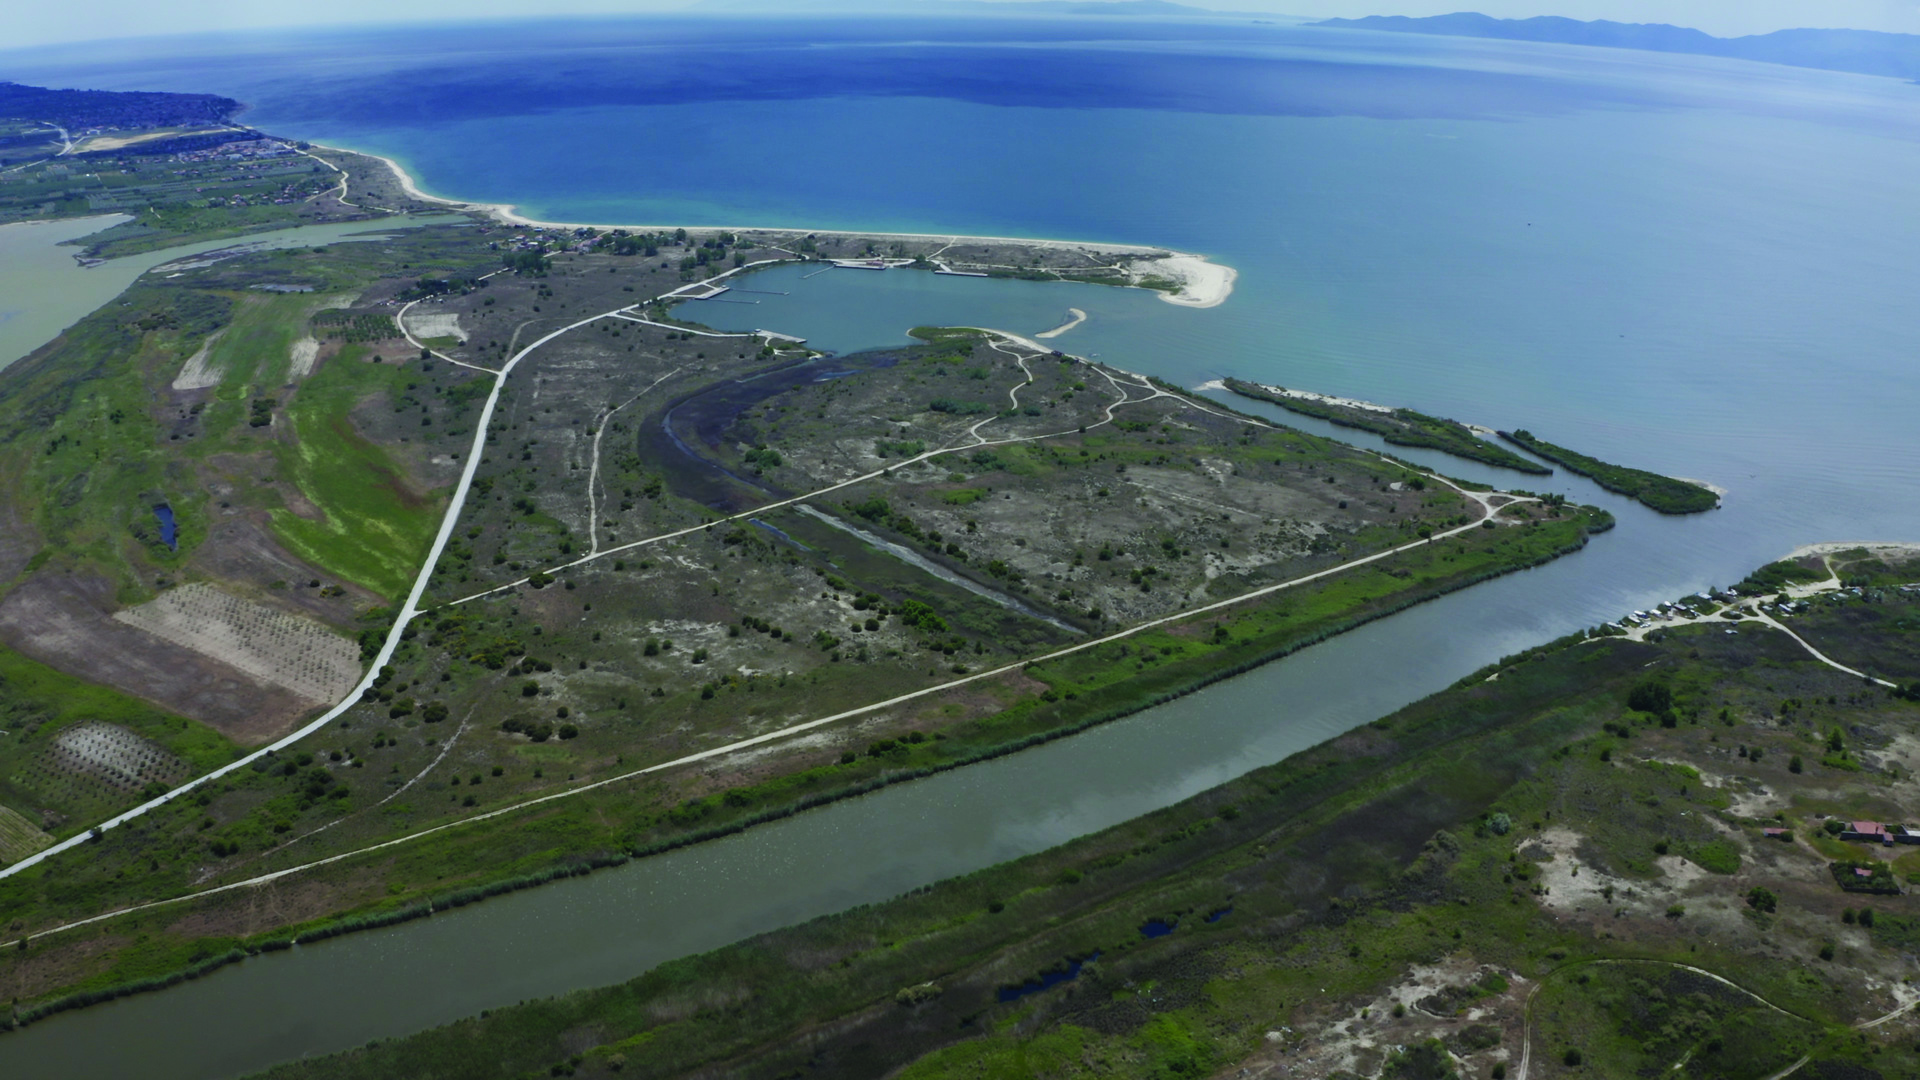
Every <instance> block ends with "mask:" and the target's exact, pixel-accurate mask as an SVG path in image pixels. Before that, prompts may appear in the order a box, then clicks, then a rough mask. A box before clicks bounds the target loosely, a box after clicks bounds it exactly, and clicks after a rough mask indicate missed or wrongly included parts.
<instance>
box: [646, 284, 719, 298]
mask: <svg viewBox="0 0 1920 1080" xmlns="http://www.w3.org/2000/svg"><path fill="white" fill-rule="evenodd" d="M726 291H728V290H727V286H725V285H715V284H714V283H713V282H711V281H696V282H694V283H693V284H691V285H682V286H680V287H679V288H677V289H675V290H673V291H672V292H670V293H666V294H664V295H662V296H661V297H660V299H662V300H667V299H674V300H711V299H713V298H714V297H716V296H719V295H720V294H721V293H723V292H726Z"/></svg>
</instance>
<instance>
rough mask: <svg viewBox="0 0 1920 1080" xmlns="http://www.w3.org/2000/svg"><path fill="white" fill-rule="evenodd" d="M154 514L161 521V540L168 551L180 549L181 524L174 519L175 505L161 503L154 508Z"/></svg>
mask: <svg viewBox="0 0 1920 1080" xmlns="http://www.w3.org/2000/svg"><path fill="white" fill-rule="evenodd" d="M153 516H154V518H155V519H156V520H158V521H159V522H160V542H161V543H163V544H165V545H167V550H168V551H179V550H180V526H179V525H178V524H176V523H175V522H174V520H173V507H171V506H168V505H167V504H166V503H160V504H158V505H157V506H155V507H154V508H153Z"/></svg>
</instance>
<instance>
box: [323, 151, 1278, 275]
mask: <svg viewBox="0 0 1920 1080" xmlns="http://www.w3.org/2000/svg"><path fill="white" fill-rule="evenodd" d="M312 145H313V147H314V148H315V149H319V150H331V151H334V152H335V153H340V154H358V155H360V156H361V157H367V158H373V159H375V160H377V161H379V162H381V163H382V164H384V165H386V167H387V168H388V169H389V170H390V171H392V173H393V176H394V179H395V180H396V181H397V182H398V183H399V184H400V189H401V190H402V191H404V192H406V194H407V197H408V198H411V199H417V200H419V201H421V202H426V203H436V204H438V205H441V206H445V207H448V208H449V209H454V210H464V211H467V212H469V213H476V214H485V215H487V216H488V217H491V218H493V219H494V220H495V221H498V222H500V223H501V224H503V225H516V226H523V227H526V228H530V229H632V230H649V231H651V230H659V229H674V228H684V227H685V226H682V225H679V224H677V223H661V222H652V223H648V222H619V223H610V222H593V221H540V220H537V219H534V218H530V217H527V216H525V215H523V214H520V213H518V212H517V211H515V209H514V206H513V204H512V203H482V202H468V201H464V200H461V199H449V198H445V197H443V196H440V195H429V194H428V193H426V192H425V191H422V190H420V185H419V184H417V183H415V182H414V179H413V176H412V174H410V173H408V172H407V170H406V169H404V168H402V167H401V165H400V163H399V162H397V161H395V160H393V159H392V158H390V157H384V156H382V155H380V154H369V153H366V152H365V151H362V150H349V149H347V148H345V147H340V146H323V145H321V144H319V143H314V144H312ZM698 228H700V229H702V230H712V231H715V232H723V231H724V232H735V233H780V234H784V235H789V236H806V235H813V236H860V237H867V236H871V237H880V238H888V239H896V240H944V241H947V242H949V243H959V242H964V241H972V242H986V243H1002V244H1032V245H1034V246H1036V247H1048V248H1071V249H1073V250H1076V251H1085V252H1090V253H1093V254H1099V255H1124V256H1131V257H1133V258H1134V260H1135V261H1134V262H1133V263H1132V265H1131V267H1130V276H1131V277H1132V279H1133V280H1134V281H1136V282H1137V281H1139V280H1141V279H1143V278H1147V277H1161V278H1167V279H1169V280H1172V281H1177V282H1179V283H1180V289H1179V291H1178V292H1173V293H1169V292H1164V291H1160V292H1159V296H1160V299H1162V300H1164V301H1166V302H1167V303H1169V304H1179V305H1180V306H1182V307H1195V308H1210V307H1217V306H1219V305H1220V304H1222V303H1225V302H1226V299H1227V297H1228V296H1231V295H1232V294H1233V282H1234V279H1235V278H1237V277H1239V276H1240V274H1239V271H1237V270H1235V269H1234V268H1233V267H1231V266H1222V265H1221V264H1219V263H1214V262H1209V261H1207V257H1206V256H1205V255H1193V254H1189V253H1186V252H1179V251H1171V250H1169V249H1167V248H1163V247H1150V246H1146V245H1140V244H1108V243H1100V242H1096V241H1090V240H1036V239H1033V238H1031V237H1025V236H973V235H964V234H963V235H956V234H953V233H896V232H870V231H865V230H859V229H805V228H797V227H794V226H790V225H703V226H699V227H698ZM1156 291H1158V290H1156Z"/></svg>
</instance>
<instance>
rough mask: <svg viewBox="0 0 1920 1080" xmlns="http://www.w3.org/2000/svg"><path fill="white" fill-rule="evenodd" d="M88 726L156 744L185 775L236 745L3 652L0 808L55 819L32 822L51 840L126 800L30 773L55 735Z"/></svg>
mask: <svg viewBox="0 0 1920 1080" xmlns="http://www.w3.org/2000/svg"><path fill="white" fill-rule="evenodd" d="M86 722H96V723H102V724H113V725H116V726H119V727H122V728H125V729H126V730H128V731H130V732H132V733H133V734H135V735H137V736H139V737H140V738H142V739H145V740H147V741H149V742H151V743H153V744H155V745H157V746H159V747H160V748H161V749H163V750H165V751H167V752H168V753H170V754H172V755H174V756H175V757H176V758H178V759H179V760H180V762H181V763H182V765H183V768H184V771H185V774H186V775H195V774H199V773H203V772H206V771H208V770H210V769H213V768H217V767H218V766H221V765H224V764H226V763H227V762H229V761H231V760H233V754H234V746H233V744H232V743H231V742H229V741H227V740H226V739H225V738H222V737H221V736H220V734H219V733H218V732H215V731H213V730H212V729H210V728H208V727H206V726H204V725H201V724H196V723H194V722H192V721H190V720H186V719H184V718H182V717H178V716H171V715H169V714H167V713H166V712H165V711H163V710H160V709H157V708H155V707H153V706H152V705H149V704H147V703H146V702H143V701H139V700H136V699H134V698H131V697H128V696H127V695H125V694H121V693H119V692H117V691H114V690H110V689H108V688H106V687H102V686H95V685H93V684H91V683H85V682H81V681H80V680H78V679H75V678H73V677H72V676H69V675H64V674H62V673H60V672H58V671H55V670H53V669H52V668H50V667H47V666H46V665H45V664H40V663H36V662H35V661H33V660H31V659H28V658H27V657H24V656H21V655H20V654H19V653H17V652H14V651H13V650H11V649H7V648H0V804H11V805H13V806H31V807H37V808H42V809H45V810H48V811H52V812H53V813H54V814H55V815H57V816H58V817H57V819H56V820H52V821H49V820H45V819H42V820H41V821H37V822H35V824H36V825H42V826H47V827H48V831H49V832H51V833H52V834H53V835H55V836H56V837H63V836H66V835H69V834H71V833H73V832H77V831H79V830H80V829H83V828H86V827H87V826H88V825H89V824H91V823H92V822H93V821H95V820H97V819H98V818H100V817H104V816H106V815H107V814H108V813H110V812H111V811H112V810H114V809H117V808H118V807H119V806H120V805H122V804H123V803H124V802H125V800H126V798H127V797H128V794H129V793H127V792H121V793H117V794H113V795H109V794H105V793H99V792H95V791H93V790H91V789H90V787H89V786H86V785H81V784H76V783H74V782H73V781H72V780H68V779H64V778H61V777H58V776H43V775H40V772H41V770H39V769H36V768H35V766H39V765H44V764H45V763H47V762H49V761H50V760H51V750H50V748H51V746H52V744H53V742H54V739H55V737H56V736H58V735H59V734H60V732H62V731H64V730H66V729H67V728H69V727H72V726H73V725H75V724H80V723H86ZM183 778H184V777H183Z"/></svg>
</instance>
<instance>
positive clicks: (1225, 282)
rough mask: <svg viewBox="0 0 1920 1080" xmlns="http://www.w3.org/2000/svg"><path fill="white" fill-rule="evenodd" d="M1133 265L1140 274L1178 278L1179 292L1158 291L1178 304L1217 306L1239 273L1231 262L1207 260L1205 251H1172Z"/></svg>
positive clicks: (1168, 300)
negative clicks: (1170, 253) (1161, 256)
mask: <svg viewBox="0 0 1920 1080" xmlns="http://www.w3.org/2000/svg"><path fill="white" fill-rule="evenodd" d="M1133 268H1134V270H1135V271H1137V272H1138V273H1140V274H1149V275H1154V276H1158V277H1163V278H1170V279H1172V280H1174V281H1177V282H1179V283H1180V291H1179V292H1177V293H1161V294H1160V299H1162V300H1165V301H1166V302H1167V303H1169V304H1179V305H1180V306H1182V307H1197V308H1209V307H1218V306H1219V305H1221V304H1223V303H1225V302H1226V299H1227V297H1229V296H1231V295H1233V282H1234V279H1235V278H1237V277H1239V276H1240V272H1239V271H1238V270H1235V269H1234V268H1233V267H1231V266H1222V265H1220V264H1219V263H1212V262H1208V261H1207V257H1206V256H1205V255H1182V254H1178V253H1176V254H1173V255H1169V256H1167V257H1166V258H1163V259H1143V260H1141V261H1139V262H1136V263H1134V267H1133Z"/></svg>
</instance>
